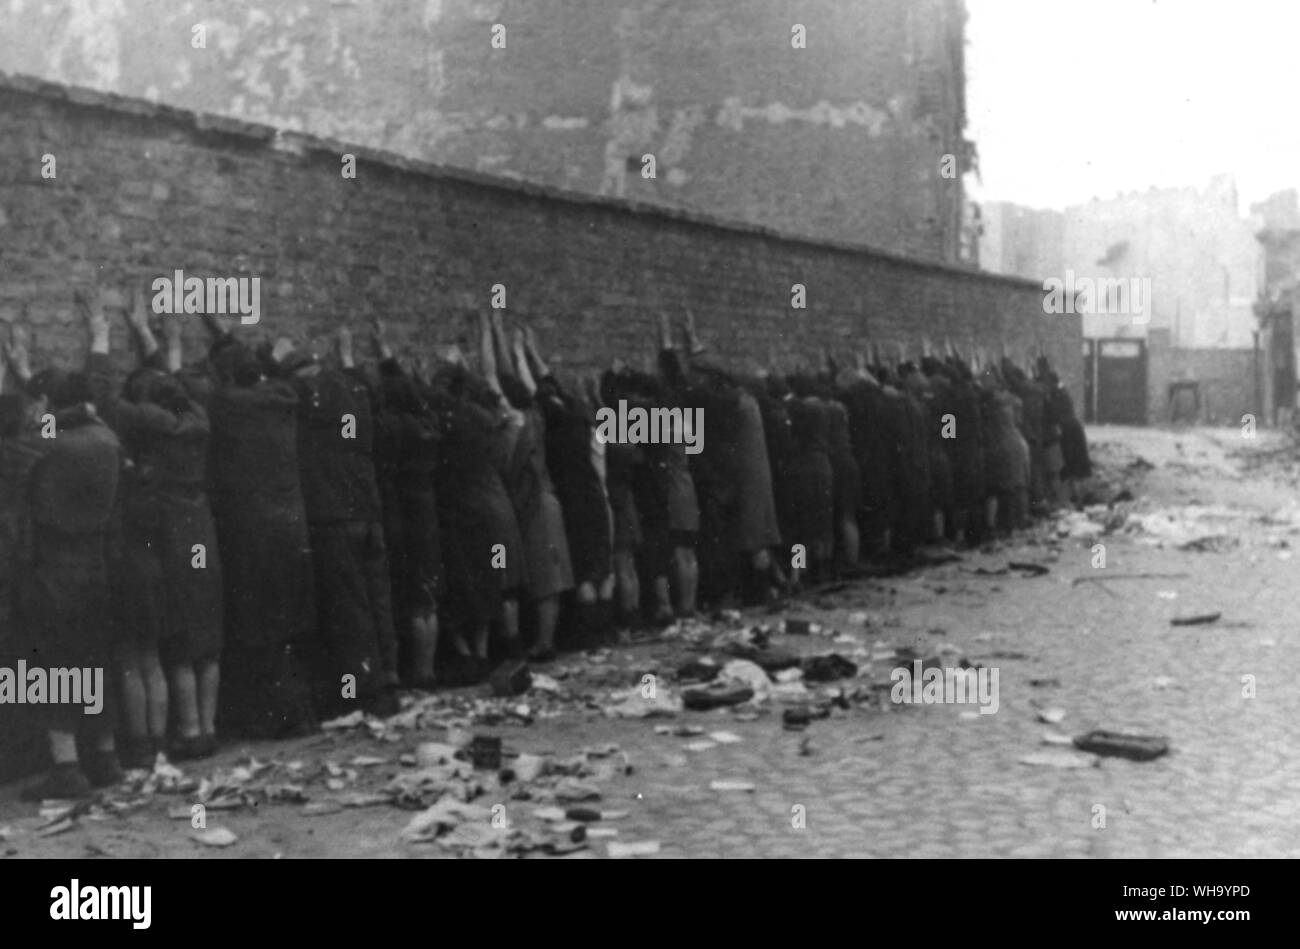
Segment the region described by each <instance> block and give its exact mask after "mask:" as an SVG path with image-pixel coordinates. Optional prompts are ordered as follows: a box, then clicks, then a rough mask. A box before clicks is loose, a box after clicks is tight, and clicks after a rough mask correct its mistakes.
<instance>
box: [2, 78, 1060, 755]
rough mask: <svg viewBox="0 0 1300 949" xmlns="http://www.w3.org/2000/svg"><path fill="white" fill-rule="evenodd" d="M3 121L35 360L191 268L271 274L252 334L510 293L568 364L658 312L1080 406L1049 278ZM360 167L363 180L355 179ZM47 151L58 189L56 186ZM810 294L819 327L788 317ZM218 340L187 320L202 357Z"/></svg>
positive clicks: (87, 113) (5, 212)
mask: <svg viewBox="0 0 1300 949" xmlns="http://www.w3.org/2000/svg"><path fill="white" fill-rule="evenodd" d="M0 127H3V128H4V129H5V132H6V134H5V135H3V136H0V324H2V323H10V322H13V321H15V320H20V319H25V320H26V321H27V322H28V323H29V324H30V325H31V326H32V327H33V332H34V349H35V354H34V359H35V364H36V365H37V366H38V367H39V366H42V365H44V364H46V363H47V362H56V363H60V364H63V365H74V364H79V363H80V362H81V360H82V359H83V358H84V353H85V350H86V346H87V340H86V337H85V332H84V329H83V328H82V326H81V325H80V324H79V323H78V322H77V321H76V319H75V317H74V314H73V310H72V292H73V289H74V287H77V286H87V285H91V284H98V285H99V286H101V287H107V288H118V287H121V286H124V285H127V284H129V283H130V282H134V283H135V284H136V285H137V286H139V287H140V288H141V289H142V290H143V289H146V288H147V287H148V286H149V284H150V282H151V281H152V279H153V278H154V277H156V276H162V275H170V274H171V272H172V271H174V270H176V269H181V270H184V271H185V272H186V273H187V274H188V275H191V276H200V277H205V276H241V275H243V276H258V277H260V278H261V281H262V284H261V290H262V293H261V311H262V318H261V323H260V324H259V325H257V326H251V327H242V328H240V327H237V331H238V332H249V333H253V334H257V335H260V334H263V333H265V334H270V335H279V334H289V335H295V334H306V335H307V336H309V337H310V336H316V337H323V336H324V335H325V334H328V333H330V332H331V331H332V330H333V328H334V327H335V326H336V325H337V323H338V322H339V321H340V320H342V319H345V318H347V319H350V320H351V321H352V322H353V324H354V325H356V326H358V328H359V326H360V323H361V322H362V321H363V320H365V319H367V318H369V317H371V316H373V315H381V316H383V317H384V318H386V319H387V320H388V321H389V323H390V325H391V326H392V330H393V335H394V336H395V337H396V340H397V341H398V342H399V346H398V347H397V348H398V351H399V352H403V351H406V350H408V349H409V348H410V347H412V346H415V347H419V346H424V345H431V344H433V343H435V342H450V341H453V340H455V339H456V338H457V337H458V336H463V335H464V334H465V333H466V330H467V328H468V326H469V325H470V323H469V320H470V319H472V318H473V314H474V313H475V312H477V311H479V310H482V309H484V308H486V307H487V306H488V303H489V298H490V291H491V287H492V285H493V284H496V283H502V284H505V285H506V287H507V294H508V296H507V303H508V307H507V310H508V315H509V316H510V318H512V319H526V320H531V321H532V322H533V323H534V324H535V325H536V326H537V328H538V331H539V333H540V336H541V340H542V343H543V346H544V349H545V350H546V352H547V353H548V354H552V353H554V354H556V355H557V358H556V359H555V360H553V361H555V362H557V363H563V364H564V365H565V366H566V367H568V368H570V369H592V368H597V367H601V366H604V365H607V364H608V362H609V360H610V359H611V358H612V357H614V356H616V355H618V356H624V357H628V356H633V357H635V355H636V354H638V353H644V354H647V355H648V354H649V353H650V352H651V347H652V337H651V331H652V322H651V321H652V318H653V315H654V313H655V311H656V310H657V309H659V308H666V309H668V310H670V311H673V312H679V311H680V310H681V309H682V308H684V307H690V308H691V309H693V310H694V312H695V313H696V315H697V321H698V324H699V326H700V329H701V331H702V333H703V334H704V336H705V337H706V338H707V339H708V340H710V341H712V343H713V344H714V345H713V349H714V352H715V354H716V355H717V356H718V357H720V358H722V359H723V361H729V362H731V363H732V364H733V365H736V366H744V365H745V363H746V362H747V360H748V359H749V358H750V357H754V358H758V359H762V360H764V361H765V360H766V359H767V358H768V355H769V353H771V352H776V353H777V354H778V355H779V356H780V357H783V358H789V357H790V356H792V355H795V354H803V355H807V356H813V355H815V354H816V353H817V351H818V350H819V348H820V347H821V346H823V345H826V346H831V347H838V346H840V345H842V344H846V343H848V344H851V345H853V346H855V347H856V346H859V345H860V344H861V343H862V342H863V341H864V340H865V338H866V337H868V336H869V337H870V339H872V340H874V341H877V342H879V343H881V344H884V345H886V346H892V344H893V343H894V342H896V341H903V342H911V343H915V341H916V340H918V339H919V337H920V336H921V335H922V334H928V335H929V336H930V338H931V339H933V340H936V341H939V340H942V339H943V337H944V336H945V335H947V336H951V337H952V338H953V339H954V340H955V341H957V342H958V343H959V344H962V345H965V346H969V345H971V344H972V342H978V343H979V344H980V345H983V346H985V347H988V348H989V349H991V350H992V351H994V352H996V351H997V347H998V344H999V342H1000V341H1006V342H1007V343H1008V344H1009V345H1010V346H1011V347H1012V348H1013V350H1017V349H1020V348H1023V347H1042V348H1043V349H1045V350H1046V351H1047V352H1048V353H1049V354H1050V355H1051V356H1052V358H1053V360H1054V362H1055V364H1056V365H1057V367H1058V368H1059V371H1060V372H1061V374H1062V376H1063V378H1064V379H1065V380H1066V382H1067V384H1069V385H1070V386H1071V387H1072V389H1073V391H1074V395H1075V399H1076V402H1077V403H1078V404H1080V405H1081V404H1082V393H1081V389H1080V386H1081V380H1080V375H1081V369H1080V360H1079V351H1080V328H1079V321H1078V318H1077V317H1075V318H1069V317H1048V316H1045V315H1044V314H1043V311H1042V290H1041V289H1040V287H1039V286H1037V285H1035V284H1033V283H1027V282H1023V281H1018V280H1014V279H1009V278H1003V277H994V276H989V275H980V274H975V273H971V272H969V271H961V270H950V269H945V268H942V267H940V266H937V265H934V264H927V263H917V262H914V261H908V260H905V259H902V258H897V257H890V256H886V255H882V254H880V253H877V252H870V251H865V250H862V249H858V248H853V247H849V246H847V245H843V246H841V245H829V244H815V243H811V242H808V241H805V240H800V239H794V238H789V237H783V236H781V235H778V234H776V233H774V232H768V231H762V230H759V229H757V228H744V227H735V226H725V225H723V224H720V223H717V222H713V221H709V220H705V219H702V218H693V217H687V216H685V215H681V214H677V213H674V212H667V211H664V210H662V209H653V208H650V207H646V206H634V205H629V204H622V203H618V202H615V201H613V200H608V199H597V198H585V197H581V196H577V195H571V194H569V195H566V194H562V193H558V192H550V191H546V190H543V189H541V188H536V187H526V186H522V185H517V184H513V183H508V182H501V181H498V180H492V179H487V178H480V177H475V176H473V175H469V174H467V173H462V172H456V173H451V172H447V171H445V170H441V169H437V168H432V167H428V166H419V165H415V164H412V163H410V162H407V161H403V160H399V159H396V158H394V157H392V156H380V155H375V154H370V153H367V152H362V151H360V150H358V149H353V148H350V147H347V146H344V145H328V144H326V143H324V142H321V141H315V140H305V139H304V140H297V141H291V140H287V139H286V138H285V137H284V136H282V135H281V136H278V137H277V136H276V134H275V133H274V132H273V130H271V129H269V128H265V127H258V126H248V125H241V124H236V123H233V122H230V121H227V120H211V119H204V118H197V117H196V116H194V115H192V114H189V113H184V112H180V111H177V110H172V109H168V108H162V107H155V106H151V105H149V104H147V103H143V102H140V101H138V100H125V99H117V98H108V97H104V96H102V95H100V94H98V93H88V92H86V91H84V90H67V89H63V88H61V87H51V86H46V85H43V84H37V83H32V82H27V81H23V82H18V81H12V80H11V81H5V82H0ZM345 152H352V153H354V154H356V155H357V158H358V164H357V178H356V180H345V179H343V178H342V176H341V175H340V168H341V165H340V157H339V156H340V155H341V154H343V153H345ZM46 154H51V155H53V156H54V157H55V161H56V165H55V169H56V177H55V178H54V179H44V178H42V177H41V173H40V172H41V167H42V156H43V155H46ZM794 283H803V284H805V285H806V287H807V293H808V309H807V310H806V311H794V310H792V309H791V307H790V288H791V285H792V284H794ZM188 319H192V320H194V321H195V322H196V323H197V318H196V317H189V318H188ZM113 325H114V344H113V345H114V350H115V352H116V353H117V354H119V358H121V354H122V353H123V352H124V351H125V328H124V327H123V326H122V325H121V322H120V320H118V319H116V318H114V322H113ZM4 329H5V328H4V327H3V326H0V332H3V331H4ZM202 340H203V333H202V332H201V331H200V329H199V328H198V326H197V325H195V326H192V327H187V329H186V341H187V348H188V350H189V354H190V355H191V356H196V355H198V353H199V352H200V345H201V342H202ZM8 714H9V713H6V715H8ZM26 737H27V738H30V736H29V735H27V736H26ZM21 738H23V735H20V733H19V731H18V730H17V729H11V730H9V731H7V732H6V731H5V730H4V729H0V780H2V779H4V778H5V777H6V776H10V775H12V774H13V773H15V769H22V768H24V767H26V766H28V765H30V764H31V758H30V757H29V756H28V755H27V754H24V753H20V752H19V751H18V749H17V748H16V747H15V746H14V744H13V742H14V741H15V740H17V739H21Z"/></svg>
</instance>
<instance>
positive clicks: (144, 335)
mask: <svg viewBox="0 0 1300 949" xmlns="http://www.w3.org/2000/svg"><path fill="white" fill-rule="evenodd" d="M167 319H168V320H169V321H171V322H174V321H176V320H178V319H179V317H177V316H176V315H174V314H173V315H171V316H168V318H167ZM126 322H127V325H128V326H130V327H131V332H132V333H134V334H135V338H136V341H137V342H138V343H139V344H140V354H141V356H143V357H144V358H143V360H142V361H143V362H151V361H154V360H155V358H156V354H157V352H158V340H157V339H156V338H155V337H154V335H153V329H152V328H151V327H150V326H149V305H148V304H147V303H146V302H145V297H144V296H143V295H142V294H141V293H140V292H139V291H138V290H137V289H136V288H135V287H134V286H133V287H132V288H131V293H130V305H129V307H128V309H127V311H126ZM104 325H105V327H107V325H108V324H107V323H105V324H104ZM176 325H178V326H179V324H176ZM107 351H108V350H107V349H106V350H105V352H107Z"/></svg>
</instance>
